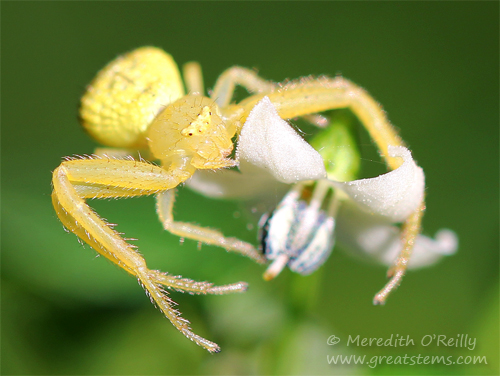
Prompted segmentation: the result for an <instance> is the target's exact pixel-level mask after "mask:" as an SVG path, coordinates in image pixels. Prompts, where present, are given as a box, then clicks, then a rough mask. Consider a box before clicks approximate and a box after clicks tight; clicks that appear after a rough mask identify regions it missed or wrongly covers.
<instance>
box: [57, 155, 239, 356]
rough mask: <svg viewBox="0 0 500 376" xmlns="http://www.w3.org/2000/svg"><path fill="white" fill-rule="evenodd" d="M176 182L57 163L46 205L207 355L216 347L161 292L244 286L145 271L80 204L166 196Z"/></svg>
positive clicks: (145, 169)
mask: <svg viewBox="0 0 500 376" xmlns="http://www.w3.org/2000/svg"><path fill="white" fill-rule="evenodd" d="M181 181H182V178H180V177H179V176H176V174H173V173H169V172H168V171H166V170H164V169H162V168H161V167H158V166H155V165H152V164H150V163H146V162H139V161H133V160H119V159H104V158H102V159H101V158H96V159H81V160H69V161H66V162H63V163H61V165H60V166H59V167H58V168H56V169H55V170H54V173H53V179H52V184H53V193H52V202H53V205H54V208H55V210H56V213H57V215H58V217H59V219H60V220H61V222H62V223H63V225H64V226H65V227H66V228H68V229H69V230H70V231H72V232H73V233H75V234H76V235H77V236H79V237H80V238H81V239H82V240H83V241H85V242H86V243H88V244H89V245H90V246H91V247H92V248H94V249H95V250H96V251H97V252H99V253H100V254H102V255H103V256H105V257H106V258H108V259H109V260H111V261H112V262H114V263H115V264H117V265H118V266H120V267H121V268H123V269H124V270H126V271H127V272H128V273H130V274H132V275H133V276H135V277H136V278H137V279H138V281H139V283H140V284H141V285H142V286H143V287H144V289H145V290H146V293H147V295H148V296H149V297H150V299H151V301H152V302H153V303H154V304H156V305H157V306H158V308H159V309H160V310H161V311H162V312H163V314H164V315H165V316H166V317H167V318H168V319H169V320H170V322H171V323H172V324H173V325H174V326H175V327H176V328H177V329H178V330H179V331H180V332H182V333H183V334H184V335H185V336H186V337H187V338H189V339H190V340H192V341H194V342H196V343H197V344H198V345H200V346H202V347H204V348H205V349H207V350H208V351H210V352H218V351H219V350H220V349H219V346H218V345H217V344H216V343H213V342H211V341H208V340H207V339H205V338H202V337H200V336H198V335H196V334H195V333H193V332H192V331H191V329H190V327H189V322H188V321H187V320H185V319H183V318H182V317H181V316H180V312H179V311H177V310H175V309H174V308H173V306H174V305H175V303H174V302H173V301H172V300H171V299H170V298H169V296H168V294H167V292H166V291H165V290H164V288H163V286H166V287H167V288H169V289H175V290H179V291H185V292H189V293H194V294H224V293H229V292H242V291H245V289H246V284H245V283H242V282H240V283H235V284H230V285H224V286H213V285H212V284H211V283H207V282H195V281H192V280H189V279H184V278H181V277H173V276H168V275H167V274H164V273H161V272H159V271H156V270H150V269H148V268H147V266H146V262H145V260H144V258H143V257H142V256H141V255H140V254H139V253H138V252H137V251H136V250H135V249H134V247H133V246H132V245H130V244H128V243H127V242H126V241H125V240H124V239H123V238H122V237H121V236H120V235H119V234H118V233H117V232H116V231H114V230H113V229H112V228H111V226H110V225H109V224H107V223H106V222H105V221H104V220H103V219H102V218H100V217H99V216H98V215H97V214H96V213H95V212H94V211H93V210H92V209H91V208H90V207H89V206H88V205H87V203H86V202H85V199H86V198H110V197H132V196H141V195H147V194H152V193H157V192H162V191H165V190H169V189H172V188H174V187H175V186H177V185H178V184H179V183H180V182H181Z"/></svg>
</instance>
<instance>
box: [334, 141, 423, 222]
mask: <svg viewBox="0 0 500 376" xmlns="http://www.w3.org/2000/svg"><path fill="white" fill-rule="evenodd" d="M388 150H389V156H390V157H401V158H403V164H402V165H401V166H399V168H397V169H395V170H393V171H390V172H388V173H386V174H383V175H380V176H377V177H375V178H371V179H361V180H355V181H350V182H346V183H341V182H333V183H334V185H335V186H336V187H337V188H340V189H341V190H343V191H344V192H346V193H347V194H348V195H349V197H350V198H351V199H352V200H353V201H355V202H356V203H357V204H358V205H360V207H361V208H363V209H364V210H365V211H367V212H368V213H371V214H379V215H382V216H384V217H386V218H388V219H390V220H391V221H393V222H402V221H404V220H405V219H406V218H407V217H408V216H409V215H410V214H411V213H413V212H414V211H415V210H417V208H418V207H419V206H420V204H421V203H422V200H423V198H424V188H425V177H424V172H423V170H422V168H420V167H419V166H417V165H416V164H415V162H414V161H413V158H412V157H411V153H410V151H409V150H408V149H407V148H405V147H403V146H389V148H388Z"/></svg>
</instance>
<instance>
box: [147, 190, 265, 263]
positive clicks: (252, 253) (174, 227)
mask: <svg viewBox="0 0 500 376" xmlns="http://www.w3.org/2000/svg"><path fill="white" fill-rule="evenodd" d="M174 202H175V189H170V190H168V191H164V192H161V193H158V195H156V211H157V213H158V217H159V218H160V221H161V223H162V224H163V227H164V228H165V230H167V231H169V232H170V233H172V234H174V235H177V236H179V237H183V238H188V239H193V240H197V241H200V242H203V243H205V244H211V245H216V246H219V247H222V248H225V249H226V250H228V251H235V252H238V253H240V254H242V255H244V256H247V257H250V258H251V259H253V260H255V261H257V262H259V263H264V262H265V261H266V260H265V258H264V256H263V255H261V254H260V253H259V252H257V250H256V249H255V247H254V246H253V245H251V244H250V243H246V242H244V241H241V240H239V239H237V238H227V237H225V236H224V235H223V234H222V233H221V232H220V231H217V230H213V229H210V228H206V227H201V226H197V225H195V224H192V223H186V222H178V221H175V220H174V216H173V209H174Z"/></svg>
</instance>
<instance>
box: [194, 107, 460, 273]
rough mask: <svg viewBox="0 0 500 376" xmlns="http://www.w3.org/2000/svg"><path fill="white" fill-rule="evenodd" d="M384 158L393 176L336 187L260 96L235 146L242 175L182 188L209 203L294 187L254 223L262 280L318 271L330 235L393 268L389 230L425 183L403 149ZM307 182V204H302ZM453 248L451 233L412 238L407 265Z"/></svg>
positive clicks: (209, 176) (207, 178)
mask: <svg viewBox="0 0 500 376" xmlns="http://www.w3.org/2000/svg"><path fill="white" fill-rule="evenodd" d="M388 153H389V156H390V157H397V158H401V160H402V163H401V165H400V166H399V167H398V168H397V169H395V170H393V171H390V172H388V173H385V174H382V175H380V176H377V177H374V178H370V179H361V180H355V181H349V182H339V181H335V180H333V179H332V177H327V172H326V171H325V167H324V162H323V159H322V157H321V156H320V154H319V153H318V152H317V151H316V150H314V149H313V148H312V147H311V146H310V145H309V144H308V143H307V142H306V141H304V140H303V139H302V138H301V137H300V136H299V135H298V134H297V132H295V130H293V129H292V127H290V125H289V124H288V123H287V122H286V121H284V120H283V119H281V118H280V117H279V115H278V113H277V111H276V109H275V107H274V105H273V104H272V103H271V101H270V100H269V98H267V97H264V98H263V99H262V100H261V101H260V102H259V103H258V104H257V105H256V106H255V107H254V108H253V109H252V111H251V112H250V114H249V116H248V118H247V120H246V122H245V124H244V126H243V129H242V131H241V134H240V136H239V139H238V145H237V150H236V157H237V159H238V160H239V167H240V171H241V173H238V172H236V171H228V170H225V171H218V172H215V173H207V172H203V171H198V172H197V173H196V174H195V176H194V177H193V179H191V180H190V181H188V185H189V186H190V187H191V188H192V189H195V190H197V191H200V192H202V193H203V194H205V195H208V196H211V197H232V198H236V197H239V198H244V197H252V196H258V195H262V194H264V193H266V192H269V191H272V192H274V190H273V189H271V188H270V185H271V184H275V185H276V184H278V186H279V183H276V181H278V182H281V183H287V184H292V183H296V184H295V186H294V187H293V188H292V189H291V190H290V192H289V193H288V194H287V195H286V196H285V198H284V199H283V200H282V201H281V203H280V205H278V207H277V209H276V210H275V211H274V214H273V215H272V216H270V217H267V218H265V219H264V220H263V221H262V222H261V224H260V225H261V227H262V229H263V231H264V233H265V234H264V237H265V239H264V241H265V243H266V247H267V248H268V249H267V253H266V256H267V257H268V258H269V259H271V260H274V262H273V263H272V264H271V266H270V267H269V269H268V271H267V272H266V275H265V276H267V278H272V277H274V276H275V275H276V274H277V273H279V272H280V271H281V269H282V268H283V267H284V266H285V265H288V266H289V267H290V268H291V269H292V270H294V271H296V272H299V273H301V274H309V273H311V272H312V271H314V270H315V269H317V268H318V267H319V266H320V265H321V264H322V263H323V262H324V261H325V260H326V258H327V256H328V255H329V253H330V252H331V249H332V248H333V245H334V241H335V236H334V235H335V234H334V232H335V233H337V237H338V240H339V242H340V243H342V244H343V245H345V247H346V248H349V249H352V250H355V251H357V253H358V254H361V255H365V256H369V257H371V258H372V259H375V260H377V261H379V262H381V263H383V264H385V265H392V264H393V263H394V261H395V259H396V258H397V257H398V255H399V253H400V251H401V249H402V247H403V244H402V242H401V240H400V238H401V230H400V229H399V227H398V226H396V225H394V224H395V223H400V222H404V221H405V220H407V219H408V218H409V216H410V215H412V213H415V212H416V211H418V210H420V209H419V208H420V207H421V205H422V203H423V198H424V189H425V178H424V173H423V170H422V168H420V167H419V166H417V164H416V163H415V162H414V160H413V158H412V155H411V153H410V151H409V150H408V149H407V148H405V147H403V146H390V145H389V147H388ZM313 182H316V184H315V186H314V189H313V190H312V192H310V193H311V194H310V196H311V197H310V198H304V197H302V196H303V193H304V190H305V189H306V188H305V187H307V186H308V184H310V183H313ZM310 190H311V189H310ZM332 190H333V191H334V193H333V194H331V193H329V192H331V191H332ZM307 197H309V195H308V196H307ZM327 197H328V199H329V203H328V202H325V200H326V198H327ZM457 243H458V241H457V237H456V235H455V234H454V233H453V232H452V231H450V230H441V231H440V232H438V233H437V235H436V240H434V239H431V238H428V237H426V236H423V235H419V236H418V237H417V238H416V241H415V244H414V246H413V255H412V258H411V259H410V262H409V265H408V266H409V267H410V268H418V267H423V266H428V265H431V264H433V263H434V262H436V261H437V260H438V259H439V258H440V257H441V256H442V255H449V254H453V253H454V252H455V251H456V248H457Z"/></svg>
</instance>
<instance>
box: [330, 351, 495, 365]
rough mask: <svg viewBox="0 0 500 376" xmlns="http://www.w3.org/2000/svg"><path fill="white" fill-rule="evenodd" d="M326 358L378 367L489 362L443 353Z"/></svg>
mask: <svg viewBox="0 0 500 376" xmlns="http://www.w3.org/2000/svg"><path fill="white" fill-rule="evenodd" d="M326 360H327V362H328V364H330V365H367V366H368V367H370V368H376V367H377V366H379V365H393V364H394V365H408V366H414V365H422V364H423V365H429V364H430V365H438V364H441V365H445V366H451V365H461V364H488V362H487V361H486V356H480V355H474V356H473V355H468V356H451V355H450V356H443V355H425V356H424V355H421V354H418V355H408V354H405V355H398V356H391V355H389V356H387V355H374V356H371V357H367V356H366V355H327V356H326Z"/></svg>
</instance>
